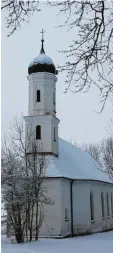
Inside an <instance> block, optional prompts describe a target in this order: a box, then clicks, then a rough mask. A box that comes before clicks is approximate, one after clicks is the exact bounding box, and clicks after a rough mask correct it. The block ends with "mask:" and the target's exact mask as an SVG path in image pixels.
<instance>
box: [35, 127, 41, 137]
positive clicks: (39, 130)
mask: <svg viewBox="0 0 113 253" xmlns="http://www.w3.org/2000/svg"><path fill="white" fill-rule="evenodd" d="M36 140H41V126H40V125H37V126H36Z"/></svg>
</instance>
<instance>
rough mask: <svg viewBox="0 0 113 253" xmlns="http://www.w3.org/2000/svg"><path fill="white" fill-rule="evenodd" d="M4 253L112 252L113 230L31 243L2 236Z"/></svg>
mask: <svg viewBox="0 0 113 253" xmlns="http://www.w3.org/2000/svg"><path fill="white" fill-rule="evenodd" d="M1 246H2V253H15V252H16V253H63V252H64V253H69V252H70V253H112V252H113V231H111V232H106V233H99V234H94V235H88V236H81V237H74V238H68V239H39V241H38V242H31V243H29V242H28V243H23V244H17V243H14V244H13V243H11V242H9V240H8V239H5V238H4V237H2V244H1Z"/></svg>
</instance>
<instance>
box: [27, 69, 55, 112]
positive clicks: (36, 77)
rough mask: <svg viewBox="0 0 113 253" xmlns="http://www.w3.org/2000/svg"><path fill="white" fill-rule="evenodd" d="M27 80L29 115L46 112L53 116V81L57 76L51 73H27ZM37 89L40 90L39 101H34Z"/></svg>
mask: <svg viewBox="0 0 113 253" xmlns="http://www.w3.org/2000/svg"><path fill="white" fill-rule="evenodd" d="M28 81H29V106H28V108H29V116H34V115H46V114H50V115H54V116H55V115H56V114H55V112H56V103H55V104H54V103H53V93H54V92H55V83H56V82H57V77H56V76H55V75H54V74H51V73H46V72H40V73H34V74H32V75H29V76H28ZM37 90H40V94H41V101H40V102H37V101H36V94H37ZM55 93H56V92H55ZM55 96H56V94H55ZM55 100H56V99H55Z"/></svg>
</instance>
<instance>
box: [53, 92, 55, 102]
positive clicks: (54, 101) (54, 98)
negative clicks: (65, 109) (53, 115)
mask: <svg viewBox="0 0 113 253" xmlns="http://www.w3.org/2000/svg"><path fill="white" fill-rule="evenodd" d="M53 104H54V105H55V91H53Z"/></svg>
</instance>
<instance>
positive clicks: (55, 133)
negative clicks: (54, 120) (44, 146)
mask: <svg viewBox="0 0 113 253" xmlns="http://www.w3.org/2000/svg"><path fill="white" fill-rule="evenodd" d="M54 141H56V131H55V127H54Z"/></svg>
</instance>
